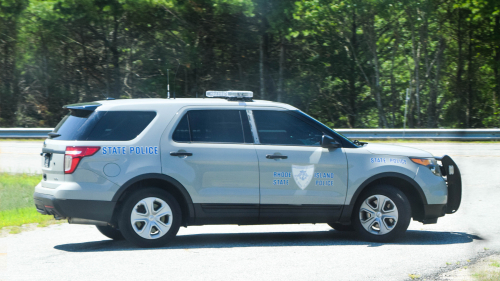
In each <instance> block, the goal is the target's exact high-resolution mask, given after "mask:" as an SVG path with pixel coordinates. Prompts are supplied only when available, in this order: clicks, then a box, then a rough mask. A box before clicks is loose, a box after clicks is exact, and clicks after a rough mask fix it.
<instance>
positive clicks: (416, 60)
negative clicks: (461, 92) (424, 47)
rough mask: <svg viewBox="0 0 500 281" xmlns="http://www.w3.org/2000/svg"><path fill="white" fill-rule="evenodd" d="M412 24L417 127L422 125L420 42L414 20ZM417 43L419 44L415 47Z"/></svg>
mask: <svg viewBox="0 0 500 281" xmlns="http://www.w3.org/2000/svg"><path fill="white" fill-rule="evenodd" d="M410 24H411V42H412V46H411V47H412V53H413V62H414V64H415V66H414V68H415V69H414V72H415V106H416V110H417V124H416V125H417V127H420V73H419V68H420V42H417V41H416V40H415V28H414V26H413V21H412V20H411V21H410ZM415 45H417V46H416V47H415Z"/></svg>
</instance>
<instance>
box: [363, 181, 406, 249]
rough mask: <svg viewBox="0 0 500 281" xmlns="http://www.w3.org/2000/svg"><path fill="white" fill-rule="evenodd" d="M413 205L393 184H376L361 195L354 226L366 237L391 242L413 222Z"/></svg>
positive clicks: (369, 239) (376, 240)
mask: <svg viewBox="0 0 500 281" xmlns="http://www.w3.org/2000/svg"><path fill="white" fill-rule="evenodd" d="M410 220H411V206H410V202H409V201H408V198H406V195H405V194H404V193H403V192H402V191H401V190H399V189H397V188H395V187H394V186H391V185H385V184H384V185H377V186H375V187H373V188H371V189H369V190H368V191H367V192H364V193H363V194H362V195H360V197H359V199H358V201H357V202H356V205H355V207H354V213H353V226H354V228H355V229H356V231H357V233H358V234H359V235H360V236H361V237H362V238H363V239H365V240H368V241H372V242H390V241H393V240H394V239H396V238H398V237H400V236H401V235H403V234H404V232H405V231H406V229H408V226H409V224H410Z"/></svg>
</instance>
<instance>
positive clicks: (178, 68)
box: [173, 60, 181, 99]
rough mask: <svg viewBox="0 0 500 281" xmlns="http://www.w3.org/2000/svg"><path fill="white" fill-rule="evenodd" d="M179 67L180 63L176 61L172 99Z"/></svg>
mask: <svg viewBox="0 0 500 281" xmlns="http://www.w3.org/2000/svg"><path fill="white" fill-rule="evenodd" d="M180 65H181V63H180V62H179V60H177V70H176V71H175V75H174V87H173V89H174V99H175V80H176V79H175V78H176V77H177V73H178V72H179V66H180Z"/></svg>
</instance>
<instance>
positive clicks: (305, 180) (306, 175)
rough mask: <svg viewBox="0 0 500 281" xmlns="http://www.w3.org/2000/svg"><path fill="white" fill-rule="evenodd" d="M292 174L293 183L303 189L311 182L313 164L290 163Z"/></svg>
mask: <svg viewBox="0 0 500 281" xmlns="http://www.w3.org/2000/svg"><path fill="white" fill-rule="evenodd" d="M292 174H293V179H294V180H295V183H296V184H297V185H298V186H299V187H300V189H302V190H304V189H306V187H307V186H308V185H309V183H310V182H311V180H312V178H313V175H314V165H308V166H299V165H292Z"/></svg>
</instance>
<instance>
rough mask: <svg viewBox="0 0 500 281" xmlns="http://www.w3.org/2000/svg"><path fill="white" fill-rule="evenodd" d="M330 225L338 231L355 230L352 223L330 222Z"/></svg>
mask: <svg viewBox="0 0 500 281" xmlns="http://www.w3.org/2000/svg"><path fill="white" fill-rule="evenodd" d="M328 225H329V226H330V227H331V228H333V229H335V230H336V231H354V227H353V226H352V224H347V225H346V224H341V223H329V224H328Z"/></svg>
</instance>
